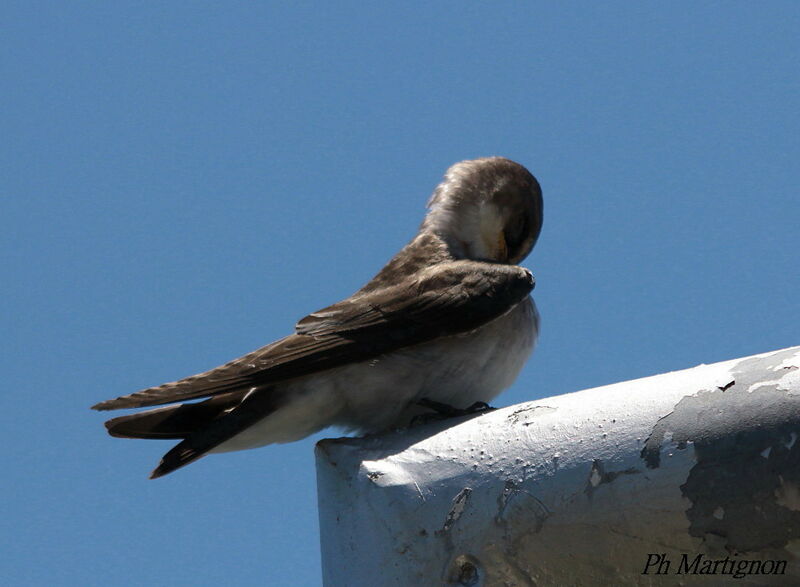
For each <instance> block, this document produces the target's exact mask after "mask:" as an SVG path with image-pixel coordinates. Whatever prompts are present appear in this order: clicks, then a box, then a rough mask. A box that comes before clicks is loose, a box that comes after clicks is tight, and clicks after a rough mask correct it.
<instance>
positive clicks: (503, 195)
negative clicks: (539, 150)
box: [422, 157, 542, 265]
mask: <svg viewBox="0 0 800 587" xmlns="http://www.w3.org/2000/svg"><path fill="white" fill-rule="evenodd" d="M428 208H429V211H428V215H427V216H426V217H425V221H424V222H423V223H422V228H423V230H429V231H432V232H434V233H435V234H437V235H438V236H439V237H440V238H442V239H443V240H444V241H445V242H446V243H447V246H448V247H449V248H450V251H451V253H452V254H453V255H454V256H455V257H457V258H465V259H476V260H484V261H493V262H496V263H508V264H512V265H516V264H517V263H519V262H520V261H522V260H523V259H524V258H525V257H527V256H528V253H530V252H531V249H532V248H533V245H534V244H535V243H536V239H537V238H538V237H539V232H540V231H541V229H542V190H541V188H540V187H539V182H537V181H536V178H535V177H533V175H531V173H530V172H529V171H528V170H527V169H525V168H524V167H523V166H522V165H520V164H519V163H515V162H514V161H511V160H509V159H505V158H503V157H487V158H485V159H473V160H470V161H461V162H460V163H456V164H455V165H453V166H452V167H450V169H448V170H447V173H445V176H444V181H442V183H440V184H439V186H438V187H437V188H436V190H435V191H434V192H433V196H431V199H430V201H429V202H428Z"/></svg>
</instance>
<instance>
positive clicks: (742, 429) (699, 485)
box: [641, 349, 800, 552]
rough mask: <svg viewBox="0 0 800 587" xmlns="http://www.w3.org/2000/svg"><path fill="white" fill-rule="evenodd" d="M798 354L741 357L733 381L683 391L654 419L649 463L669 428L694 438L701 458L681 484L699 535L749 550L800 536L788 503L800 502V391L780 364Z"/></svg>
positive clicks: (656, 462)
mask: <svg viewBox="0 0 800 587" xmlns="http://www.w3.org/2000/svg"><path fill="white" fill-rule="evenodd" d="M795 355H796V349H787V350H785V351H779V352H777V353H773V354H771V355H768V356H766V357H753V358H749V359H745V360H743V361H741V362H739V363H738V364H736V365H735V366H734V367H733V368H732V375H733V379H734V381H735V383H734V384H733V385H732V386H730V387H728V388H727V389H725V390H724V391H722V390H721V389H719V388H718V389H715V390H702V391H700V392H698V393H697V394H695V395H692V396H687V397H684V398H683V399H681V400H680V401H679V402H678V403H677V404H676V405H675V408H674V409H673V411H672V412H671V413H670V414H668V415H667V416H664V417H663V418H661V419H659V421H658V422H657V423H656V425H655V426H654V427H653V431H652V433H651V435H650V437H649V438H648V439H647V441H646V442H645V446H644V448H643V449H642V451H641V457H642V459H643V460H644V461H645V463H646V465H647V467H648V468H651V469H656V468H658V467H659V466H660V464H661V451H662V447H663V446H664V445H665V444H668V443H667V442H666V441H665V440H666V438H667V436H668V435H669V433H670V432H671V434H672V442H673V443H675V445H676V446H677V448H678V449H680V448H682V447H683V446H685V445H686V443H688V442H693V443H694V453H695V458H696V461H697V462H696V464H695V465H694V466H693V467H692V469H691V470H690V472H689V475H688V477H687V479H686V482H685V483H684V484H683V485H682V486H681V491H682V493H683V495H684V497H686V498H687V499H689V501H690V502H691V504H692V505H691V506H690V507H689V509H687V510H686V517H687V518H688V519H689V533H690V534H691V535H692V536H695V537H700V538H704V537H706V536H708V535H710V534H713V535H716V536H720V537H723V538H724V539H725V542H726V546H727V547H729V548H734V549H736V550H739V551H742V552H744V551H754V550H759V549H763V548H780V547H783V546H785V545H786V544H787V542H788V541H789V540H792V539H797V538H800V511H797V510H795V509H794V508H792V507H788V505H787V504H794V503H795V502H794V493H792V491H793V489H789V488H796V487H797V486H798V484H800V449H793V447H794V446H795V441H796V439H797V431H796V428H797V424H796V423H797V421H798V419H800V398H798V397H797V396H792V395H790V394H788V393H786V392H785V391H784V390H781V389H780V388H779V384H780V380H781V376H786V375H788V374H789V373H792V370H787V369H782V370H781V369H778V370H777V371H776V367H778V366H781V365H783V364H784V361H786V360H787V359H788V358H789V357H794V356H795ZM776 374H777V375H779V377H778V378H777V379H776ZM764 447H768V448H767V449H765V448H764ZM720 510H722V511H724V512H725V515H724V516H723V517H718V516H717V515H715V514H716V513H717V512H718V511H720Z"/></svg>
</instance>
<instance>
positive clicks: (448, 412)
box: [411, 398, 497, 426]
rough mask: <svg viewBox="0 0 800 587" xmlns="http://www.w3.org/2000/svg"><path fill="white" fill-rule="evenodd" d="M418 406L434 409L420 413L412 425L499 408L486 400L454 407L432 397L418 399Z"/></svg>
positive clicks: (412, 421)
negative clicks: (462, 406) (464, 406)
mask: <svg viewBox="0 0 800 587" xmlns="http://www.w3.org/2000/svg"><path fill="white" fill-rule="evenodd" d="M417 405H418V406H422V407H423V408H429V409H431V410H433V412H432V413H430V414H420V415H418V416H415V417H414V419H413V420H411V426H416V425H418V424H425V423H428V422H432V421H438V420H446V419H447V418H457V417H459V416H472V415H475V414H482V413H484V412H491V411H493V410H496V409H497V408H493V407H492V406H490V405H489V404H487V403H486V402H475V403H474V404H472V405H471V406H469V407H466V408H454V407H453V406H451V405H449V404H445V403H442V402H437V401H434V400H432V399H427V398H422V399H421V400H419V401H417Z"/></svg>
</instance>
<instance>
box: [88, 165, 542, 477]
mask: <svg viewBox="0 0 800 587" xmlns="http://www.w3.org/2000/svg"><path fill="white" fill-rule="evenodd" d="M541 227H542V193H541V189H540V188H539V184H538V182H537V181H536V179H535V178H534V177H533V175H531V174H530V173H529V172H528V170H527V169H525V168H524V167H523V166H522V165H519V164H518V163H515V162H513V161H510V160H509V159H504V158H502V157H489V158H485V159H475V160H471V161H462V162H460V163H456V164H455V165H453V166H452V167H450V169H448V170H447V172H446V174H445V176H444V180H443V181H442V182H441V183H440V184H439V186H438V187H437V188H436V189H435V191H434V192H433V195H432V197H431V198H430V200H429V202H428V213H427V215H426V216H425V220H424V221H423V222H422V225H421V226H420V229H419V232H418V233H417V235H416V236H415V237H414V238H413V239H412V240H411V242H410V243H408V244H407V245H406V246H405V247H404V248H403V249H402V250H401V251H400V252H399V253H397V255H395V256H394V258H392V260H391V261H389V263H388V264H387V265H386V266H385V267H384V268H383V269H382V270H381V271H380V272H379V273H378V274H377V275H376V276H375V277H374V278H373V279H372V280H371V281H370V282H369V283H367V284H366V285H365V286H364V287H362V288H361V289H360V290H358V291H357V292H356V293H354V294H353V295H352V296H350V297H349V298H347V299H345V300H342V301H341V302H338V303H336V304H333V305H332V306H328V307H327V308H324V309H322V310H319V311H318V312H314V313H312V314H309V315H308V316H306V317H305V318H303V319H302V320H300V321H299V322H298V323H297V324H296V325H295V331H294V333H293V334H290V335H289V336H287V337H285V338H282V339H280V340H278V341H275V342H273V343H271V344H268V345H267V346H265V347H262V348H260V349H258V350H255V351H253V352H251V353H249V354H247V355H244V356H243V357H240V358H238V359H234V360H233V361H231V362H229V363H226V364H224V365H222V366H220V367H217V368H215V369H211V370H210V371H206V372H205V373H200V374H198V375H193V376H191V377H186V378H185V379H180V380H178V381H174V382H172V383H165V384H164V385H160V386H158V387H151V388H149V389H144V390H142V391H138V392H136V393H133V394H130V395H126V396H122V397H119V398H116V399H112V400H108V401H104V402H100V403H99V404H97V405H95V406H93V408H94V409H95V410H115V409H119V408H142V407H148V406H159V405H162V404H173V405H169V406H166V407H160V408H156V409H152V410H147V411H144V412H139V413H134V414H131V415H127V416H121V417H119V418H114V419H112V420H109V421H107V422H106V428H107V429H108V431H109V433H110V434H111V435H112V436H118V437H123V438H156V439H177V440H180V442H179V443H178V444H177V445H176V446H175V447H173V448H172V449H171V450H170V451H169V452H167V454H165V455H164V457H163V458H162V459H161V463H160V464H159V465H158V467H156V469H155V470H154V471H153V473H152V475H151V477H152V478H155V477H160V476H162V475H166V474H167V473H170V472H172V471H174V470H176V469H178V468H180V467H182V466H184V465H187V464H189V463H191V462H193V461H195V460H197V459H199V458H200V457H202V456H204V455H205V454H207V453H213V452H227V451H233V450H243V449H247V448H255V447H258V446H264V445H267V444H273V443H282V442H291V441H294V440H299V439H301V438H304V437H306V436H308V435H309V434H312V433H314V432H316V431H318V430H321V429H323V428H326V427H328V426H339V427H342V428H345V429H347V430H349V431H354V432H359V433H371V432H378V431H382V430H387V429H391V428H397V427H402V426H406V425H408V424H409V423H410V421H411V419H412V418H413V417H414V416H416V415H418V414H420V413H421V412H423V411H425V408H423V407H421V404H420V402H421V400H428V401H430V402H438V403H441V404H446V405H448V406H452V407H454V408H460V409H463V408H466V407H468V406H470V405H472V404H474V403H475V402H478V401H483V402H488V401H489V400H491V399H492V398H494V397H495V396H497V395H498V394H499V393H500V392H501V391H502V390H503V389H505V388H506V387H508V386H509V385H511V383H512V382H513V381H514V379H516V377H517V374H518V373H519V371H520V369H521V368H522V366H523V364H524V363H525V361H526V360H527V358H528V356H529V355H530V353H531V351H532V350H533V346H534V343H535V341H536V336H537V333H538V321H539V318H538V314H537V312H536V307H535V305H534V303H533V300H532V299H531V297H530V295H529V294H530V292H531V290H532V289H533V286H534V280H533V276H532V275H531V273H530V272H529V271H528V270H527V269H524V268H522V267H519V266H518V265H517V263H519V262H520V261H522V260H523V259H524V258H525V257H526V256H527V255H528V253H530V251H531V249H532V248H533V245H534V244H535V243H536V239H537V238H538V236H539V232H540V230H541ZM201 398H206V399H203V401H199V402H191V403H179V402H186V401H188V400H197V399H201ZM422 403H423V404H424V403H425V402H424V401H423V402H422Z"/></svg>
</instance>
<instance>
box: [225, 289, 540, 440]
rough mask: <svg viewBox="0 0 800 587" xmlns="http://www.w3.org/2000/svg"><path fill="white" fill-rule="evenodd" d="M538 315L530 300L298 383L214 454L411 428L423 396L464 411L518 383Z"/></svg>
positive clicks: (309, 377)
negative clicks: (325, 434) (470, 327)
mask: <svg viewBox="0 0 800 587" xmlns="http://www.w3.org/2000/svg"><path fill="white" fill-rule="evenodd" d="M537 321H538V315H537V313H536V307H535V305H534V304H533V300H532V299H531V298H530V297H528V298H526V299H525V300H523V301H522V302H520V303H519V304H518V305H517V306H516V307H514V308H513V309H512V310H511V311H510V312H508V313H506V314H505V315H503V316H501V317H499V318H497V319H495V320H493V321H492V322H490V323H488V324H486V325H484V326H482V327H481V328H478V329H477V330H474V331H472V332H469V333H467V334H463V335H459V336H453V337H447V338H443V339H439V340H435V341H432V342H429V343H424V344H420V345H417V346H414V347H410V348H407V349H404V350H400V351H396V352H393V353H391V354H389V355H385V356H383V357H380V358H378V359H374V360H371V361H365V362H362V363H354V364H351V365H346V366H343V367H339V368H336V369H331V370H329V371H325V372H322V373H317V374H314V375H309V376H308V377H302V378H299V379H295V380H292V381H289V382H286V383H283V384H280V385H283V386H285V389H284V391H285V392H286V394H285V397H290V398H291V400H290V401H289V403H288V404H287V405H285V406H282V407H281V408H280V409H279V410H277V411H275V412H273V413H272V414H270V415H269V416H267V417H265V418H264V419H263V420H261V421H259V422H257V423H256V424H254V425H252V426H250V427H249V428H247V429H245V430H244V431H242V432H241V433H239V434H237V435H236V436H234V437H233V438H231V439H230V440H228V441H226V442H224V443H222V444H221V445H219V446H217V447H216V448H215V449H213V450H212V451H211V452H229V451H234V450H244V449H248V448H256V447H259V446H264V445H267V444H273V443H283V442H292V441H295V440H299V439H301V438H305V437H306V436H308V435H309V434H313V433H314V432H317V431H319V430H321V429H323V428H326V427H328V426H338V427H341V428H344V429H347V430H351V431H358V432H375V431H380V430H387V429H392V428H395V427H402V426H405V425H407V424H408V423H409V422H410V420H411V419H412V418H413V416H414V415H416V414H418V413H422V412H423V411H425V410H421V409H420V408H419V407H417V406H415V405H414V404H415V402H416V401H417V400H419V399H422V398H427V399H431V400H434V401H437V402H441V403H445V404H448V405H451V406H453V407H456V408H466V407H468V406H470V405H472V404H474V403H475V402H478V401H484V402H488V401H490V400H492V399H493V398H494V397H496V396H497V395H498V394H499V393H500V392H501V391H503V390H504V389H505V388H507V387H508V386H510V385H511V384H512V383H513V382H514V380H515V379H516V377H517V375H518V374H519V371H520V370H521V369H522V366H523V365H524V364H525V361H526V360H527V359H528V357H529V355H530V354H531V351H532V350H533V346H534V344H535V342H536V332H537V326H536V324H537Z"/></svg>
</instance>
